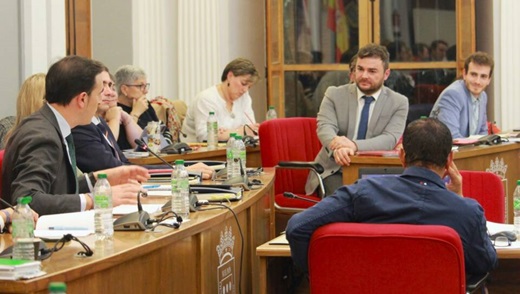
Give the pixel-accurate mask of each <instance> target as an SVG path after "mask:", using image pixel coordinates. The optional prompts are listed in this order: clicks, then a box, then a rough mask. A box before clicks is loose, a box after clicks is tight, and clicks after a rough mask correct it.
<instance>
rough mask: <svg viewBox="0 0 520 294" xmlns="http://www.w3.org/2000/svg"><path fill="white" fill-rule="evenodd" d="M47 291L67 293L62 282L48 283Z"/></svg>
mask: <svg viewBox="0 0 520 294" xmlns="http://www.w3.org/2000/svg"><path fill="white" fill-rule="evenodd" d="M49 291H50V292H65V291H67V285H66V284H65V283H63V282H50V283H49Z"/></svg>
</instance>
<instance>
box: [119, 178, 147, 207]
mask: <svg viewBox="0 0 520 294" xmlns="http://www.w3.org/2000/svg"><path fill="white" fill-rule="evenodd" d="M141 190H142V188H141V184H139V183H138V182H135V181H130V182H128V183H126V184H121V185H116V186H112V205H113V206H114V207H115V206H119V205H121V204H137V193H138V192H139V191H141Z"/></svg>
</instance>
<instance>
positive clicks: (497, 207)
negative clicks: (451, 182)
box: [460, 170, 506, 223]
mask: <svg viewBox="0 0 520 294" xmlns="http://www.w3.org/2000/svg"><path fill="white" fill-rule="evenodd" d="M460 174H461V175H462V194H463V195H464V196H465V197H470V198H473V199H475V200H477V201H478V203H480V205H481V206H482V208H484V214H485V216H486V219H487V220H488V221H492V222H496V223H505V222H506V214H505V193H504V185H503V183H502V180H501V179H500V177H499V176H497V175H496V174H494V173H490V172H483V171H469V170H461V171H460Z"/></svg>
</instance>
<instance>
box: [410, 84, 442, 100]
mask: <svg viewBox="0 0 520 294" xmlns="http://www.w3.org/2000/svg"><path fill="white" fill-rule="evenodd" d="M445 88H446V85H437V84H417V85H415V89H414V97H415V103H416V104H434V103H435V101H437V98H439V95H440V94H441V93H442V91H443V90H444V89H445Z"/></svg>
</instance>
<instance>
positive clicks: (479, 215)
mask: <svg viewBox="0 0 520 294" xmlns="http://www.w3.org/2000/svg"><path fill="white" fill-rule="evenodd" d="M451 147H452V139H451V134H450V131H449V129H448V128H447V127H446V125H444V124H443V123H442V122H440V121H439V120H437V119H434V118H426V119H419V120H416V121H413V122H411V123H410V124H409V125H408V126H407V127H406V130H405V131H404V135H403V148H401V149H400V151H399V152H400V154H399V158H400V160H401V163H402V165H403V166H404V167H405V171H404V172H403V174H402V175H400V176H398V177H397V176H396V177H376V178H370V179H363V180H359V181H357V182H356V183H355V184H352V185H348V186H343V187H341V188H339V189H338V190H336V192H335V193H334V194H332V195H331V196H329V197H326V198H325V199H323V200H322V201H320V202H319V203H317V204H316V205H314V206H313V207H310V208H308V209H306V210H305V211H303V212H300V213H298V214H295V215H294V216H293V217H291V219H290V220H289V222H288V225H287V230H286V234H287V240H288V241H289V245H290V247H291V255H292V259H293V261H294V262H295V264H296V265H297V266H298V267H299V268H301V269H302V270H304V271H305V272H307V271H308V269H307V251H308V248H309V242H310V239H311V236H312V234H313V233H314V231H315V230H317V229H318V228H319V227H321V226H324V225H326V224H329V223H335V222H356V223H386V224H390V223H394V224H416V225H444V226H448V227H451V228H453V229H454V230H455V231H456V232H457V233H458V234H459V236H460V238H461V241H462V246H463V249H464V262H465V268H466V280H469V279H471V278H472V277H482V276H483V275H484V274H486V273H487V272H489V271H490V270H492V269H493V268H494V267H496V265H497V255H496V251H495V248H494V247H493V245H492V243H491V240H490V239H489V236H488V234H487V228H486V219H485V217H484V210H483V209H482V207H481V206H480V205H479V204H478V202H477V201H476V200H474V199H471V198H465V197H464V196H462V176H461V175H460V173H459V171H458V170H457V167H456V166H455V163H454V162H453V153H452V151H451ZM446 175H448V176H449V177H450V178H451V181H450V182H449V183H448V184H445V183H444V181H443V177H444V176H446ZM472 280H473V279H472Z"/></svg>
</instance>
